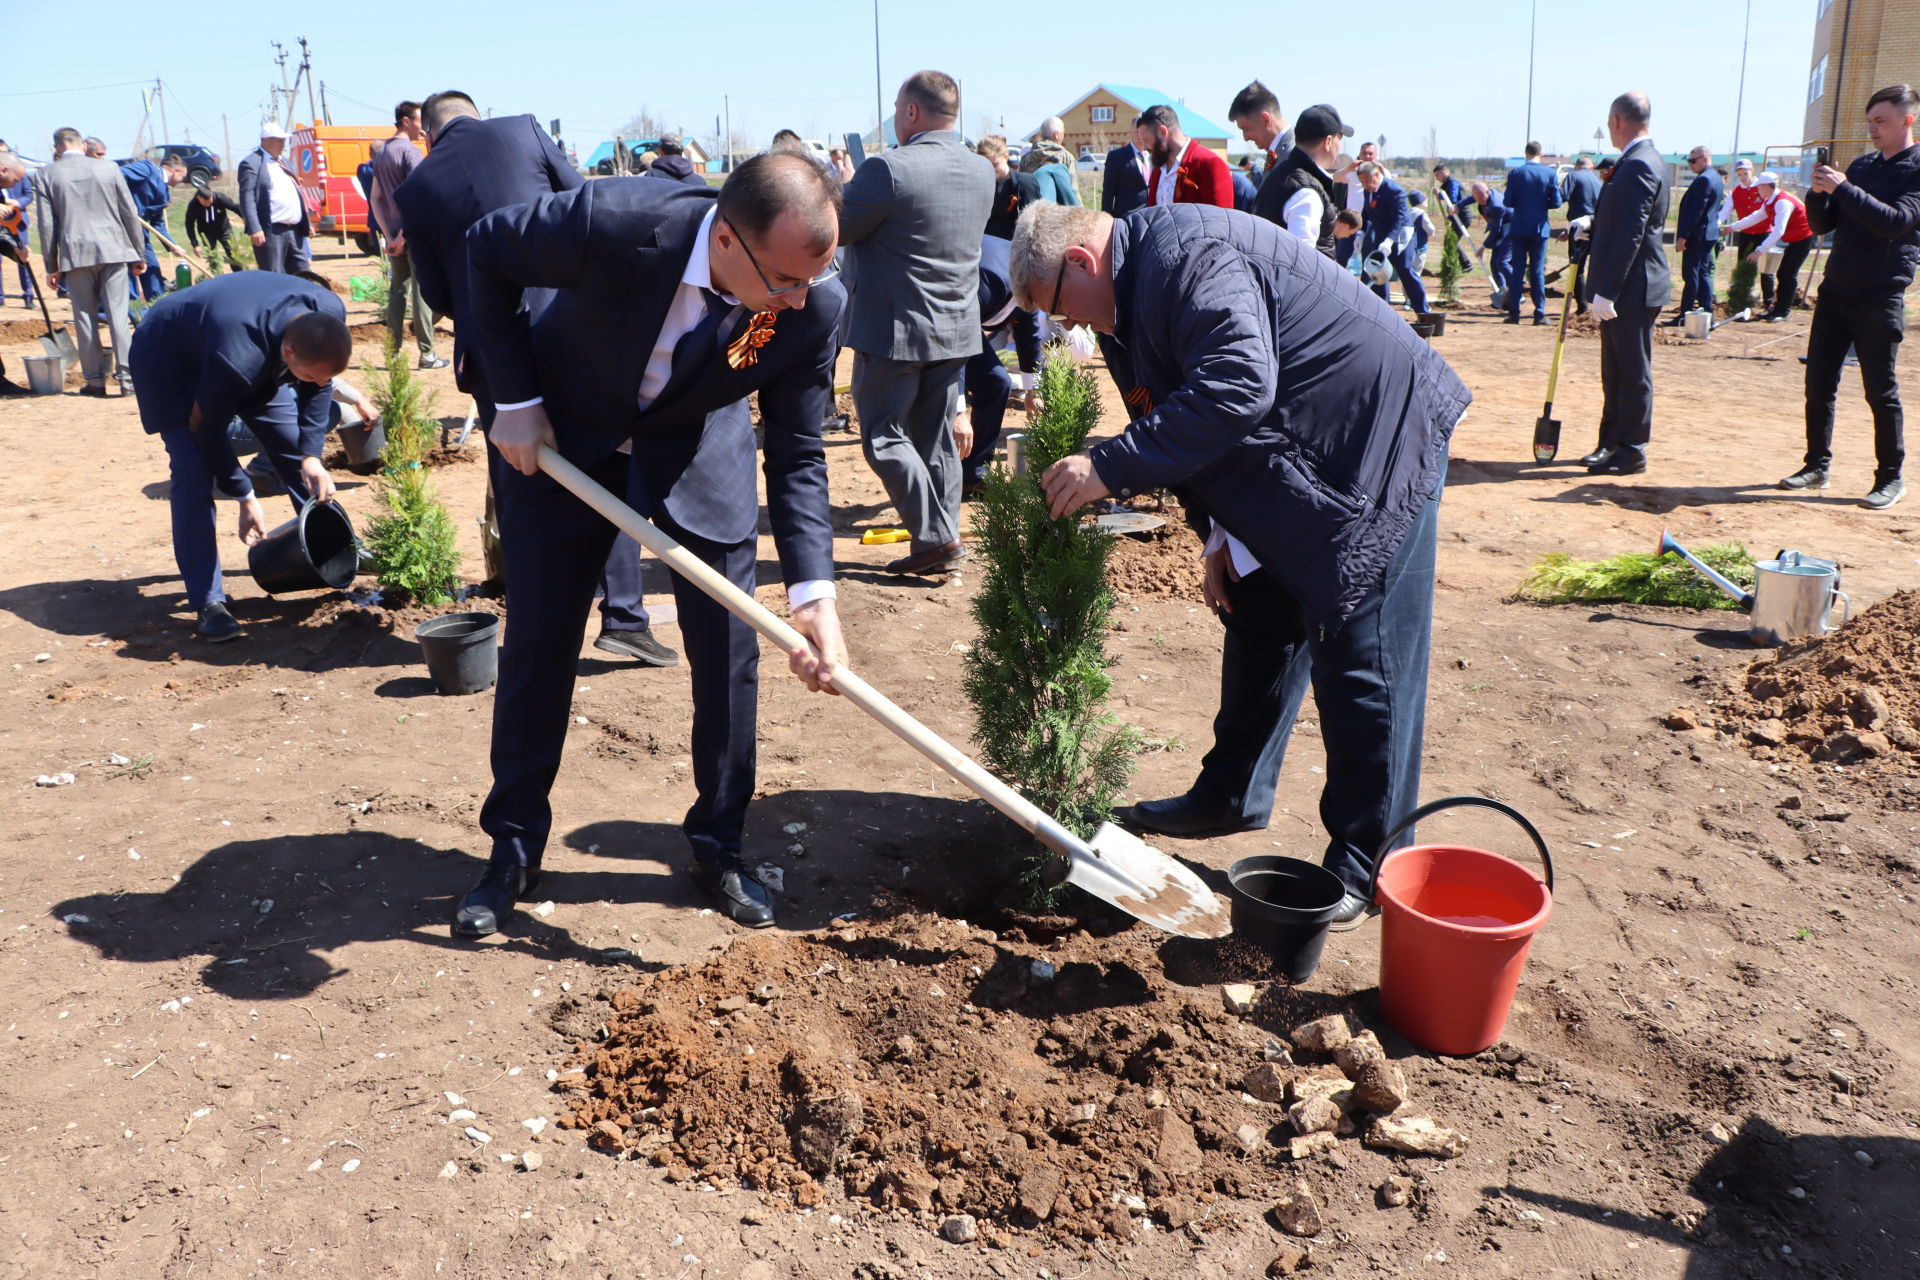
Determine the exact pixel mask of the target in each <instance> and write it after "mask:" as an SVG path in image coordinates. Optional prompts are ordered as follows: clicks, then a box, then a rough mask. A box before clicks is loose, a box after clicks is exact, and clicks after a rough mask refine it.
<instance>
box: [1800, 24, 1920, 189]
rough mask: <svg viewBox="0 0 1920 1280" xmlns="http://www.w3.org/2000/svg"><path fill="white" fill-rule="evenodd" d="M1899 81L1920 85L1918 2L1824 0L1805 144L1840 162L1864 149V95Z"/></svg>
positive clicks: (1811, 67) (1810, 71) (1811, 62)
mask: <svg viewBox="0 0 1920 1280" xmlns="http://www.w3.org/2000/svg"><path fill="white" fill-rule="evenodd" d="M1843 44H1844V49H1843V47H1842V46H1843ZM1902 81H1905V82H1906V83H1908V84H1920V0H1828V3H1827V7H1826V10H1825V12H1823V13H1820V14H1819V16H1818V17H1817V18H1816V19H1815V21H1814V30H1813V53H1812V56H1811V57H1810V58H1809V59H1808V63H1807V96H1808V99H1809V100H1808V102H1807V108H1806V114H1805V116H1804V117H1803V120H1802V126H1801V141H1802V143H1803V145H1805V146H1807V147H1814V146H1827V147H1832V148H1833V152H1834V159H1835V161H1836V162H1837V163H1839V164H1841V165H1844V164H1845V163H1846V162H1847V161H1848V160H1851V159H1852V158H1853V157H1854V156H1857V155H1859V154H1860V153H1861V152H1863V151H1865V150H1867V140H1866V138H1867V129H1866V123H1865V120H1864V118H1863V117H1864V116H1865V114H1866V108H1867V99H1868V98H1869V97H1871V96H1873V94H1874V92H1875V91H1876V90H1879V89H1884V88H1886V87H1887V86H1888V85H1890V84H1898V83H1900V82H1902Z"/></svg>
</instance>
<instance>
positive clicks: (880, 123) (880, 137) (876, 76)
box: [873, 0, 899, 152]
mask: <svg viewBox="0 0 1920 1280" xmlns="http://www.w3.org/2000/svg"><path fill="white" fill-rule="evenodd" d="M898 136H899V135H898V134H897V133H896V134H895V137H896V138H897V137H898ZM873 149H874V151H875V152H881V151H885V150H886V149H887V113H886V109H885V108H883V107H882V106H881V105H880V0H873Z"/></svg>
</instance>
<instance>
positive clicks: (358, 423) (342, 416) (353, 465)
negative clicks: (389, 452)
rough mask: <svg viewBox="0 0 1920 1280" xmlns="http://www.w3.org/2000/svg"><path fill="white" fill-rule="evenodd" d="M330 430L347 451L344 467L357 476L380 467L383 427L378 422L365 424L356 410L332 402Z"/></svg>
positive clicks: (384, 433) (383, 438)
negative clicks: (336, 435) (332, 430)
mask: <svg viewBox="0 0 1920 1280" xmlns="http://www.w3.org/2000/svg"><path fill="white" fill-rule="evenodd" d="M334 416H335V419H336V421H335V422H334V424H333V429H334V431H335V433H337V434H338V435H339V437H340V445H341V447H342V448H344V449H345V450H346V451H347V470H348V471H351V472H352V473H353V474H354V475H357V476H370V475H372V474H373V473H374V472H376V471H378V470H379V469H380V463H381V455H382V454H384V453H385V452H386V449H387V428H386V427H385V425H383V424H382V423H380V422H379V421H377V420H376V421H375V422H374V423H373V425H372V426H368V425H367V424H366V422H364V421H362V419H361V417H360V414H359V412H358V411H357V410H355V409H353V408H351V407H347V406H342V405H339V404H335V405H334Z"/></svg>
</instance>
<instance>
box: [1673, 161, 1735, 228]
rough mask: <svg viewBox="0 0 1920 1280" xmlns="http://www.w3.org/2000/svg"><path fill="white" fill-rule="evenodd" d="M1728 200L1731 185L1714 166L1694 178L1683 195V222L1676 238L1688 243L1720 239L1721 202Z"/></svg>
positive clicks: (1681, 196)
mask: <svg viewBox="0 0 1920 1280" xmlns="http://www.w3.org/2000/svg"><path fill="white" fill-rule="evenodd" d="M1726 197H1727V184H1726V183H1725V182H1723V181H1721V179H1720V175H1719V173H1718V172H1716V171H1715V170H1714V168H1713V166H1712V165H1708V166H1707V168H1706V171H1705V172H1704V173H1698V174H1695V175H1694V179H1693V181H1692V182H1689V183H1688V184H1687V189H1686V190H1685V191H1682V192H1681V193H1680V222H1679V225H1678V226H1676V227H1675V228H1674V235H1676V236H1678V237H1680V238H1682V239H1686V240H1699V241H1702V242H1708V243H1710V242H1713V241H1716V240H1718V239H1719V238H1720V202H1721V201H1722V200H1725V199H1726Z"/></svg>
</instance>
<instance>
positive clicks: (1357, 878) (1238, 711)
mask: <svg viewBox="0 0 1920 1280" xmlns="http://www.w3.org/2000/svg"><path fill="white" fill-rule="evenodd" d="M1439 510H1440V499H1439V497H1438V496H1437V495H1436V496H1435V497H1434V498H1433V500H1432V501H1431V502H1430V503H1429V504H1428V506H1427V509H1426V511H1425V513H1423V514H1422V515H1421V516H1420V517H1419V519H1417V520H1416V521H1414V524H1413V527H1412V528H1411V529H1409V530H1408V531H1407V536H1406V540H1405V541H1403V542H1402V543H1401V544H1400V549H1399V550H1398V551H1397V552H1395V553H1394V557H1393V559H1392V561H1391V562H1389V564H1388V565H1387V572H1386V575H1385V577H1384V578H1383V579H1382V581H1381V584H1380V587H1379V589H1378V590H1376V591H1374V592H1372V593H1371V594H1369V595H1368V596H1367V598H1366V599H1365V600H1363V601H1362V602H1361V604H1360V607H1359V608H1358V609H1357V610H1355V611H1354V613H1353V615H1352V616H1351V617H1350V618H1348V619H1347V621H1346V623H1345V624H1344V625H1343V626H1342V627H1341V628H1340V629H1339V630H1338V631H1333V632H1328V631H1326V630H1324V629H1323V628H1321V627H1320V626H1319V625H1318V624H1317V623H1315V622H1314V621H1313V620H1312V619H1311V618H1310V617H1308V616H1307V613H1306V611H1305V610H1304V609H1302V608H1301V607H1300V604H1299V602H1298V601H1297V600H1295V599H1294V598H1293V596H1292V595H1291V594H1290V593H1289V592H1288V591H1287V590H1286V588H1285V587H1283V586H1281V585H1280V583H1279V582H1278V581H1277V580H1275V579H1274V578H1273V577H1272V576H1271V575H1269V574H1268V573H1266V572H1265V571H1264V570H1262V571H1260V572H1257V573H1251V574H1248V575H1247V576H1246V577H1244V578H1242V579H1240V580H1239V581H1238V582H1231V581H1230V582H1228V584H1227V598H1228V600H1229V601H1230V602H1231V604H1232V605H1233V611H1232V612H1231V613H1226V614H1223V615H1221V619H1220V620H1221V622H1222V624H1224V625H1225V627H1226V633H1227V634H1226V643H1225V645H1224V647H1223V648H1222V651H1221V655H1220V711H1219V713H1218V714H1217V715H1216V716H1215V717H1214V721H1213V748H1212V749H1211V750H1210V751H1208V752H1207V754H1206V757H1205V758H1204V759H1203V760H1202V761H1201V763H1200V776H1199V778H1198V779H1196V780H1195V782H1194V784H1193V787H1192V789H1191V791H1190V792H1189V794H1190V795H1192V796H1193V797H1194V798H1195V799H1196V800H1199V801H1200V802H1201V803H1203V804H1205V805H1207V806H1208V807H1210V808H1223V809H1227V810H1229V811H1232V812H1234V813H1236V814H1238V816H1239V817H1240V818H1241V819H1243V820H1244V821H1245V822H1246V823H1247V824H1248V825H1250V826H1253V825H1259V824H1261V823H1264V822H1265V821H1266V820H1267V819H1268V818H1269V817H1270V816H1271V814H1272V813H1273V797H1274V789H1275V787H1276V785H1277V784H1278V782H1279V779H1280V766H1281V764H1282V762H1283V761H1284V759H1285V757H1286V751H1287V740H1288V738H1289V737H1291V736H1292V733H1293V721H1294V717H1295V715H1296V714H1297V713H1298V712H1299V710H1300V701H1301V699H1302V698H1303V697H1304V696H1305V694H1306V691H1307V686H1308V684H1309V683H1311V684H1312V686H1313V699H1314V704H1315V706H1316V707H1317V708H1318V709H1319V715H1320V738H1321V741H1322V743H1323V744H1324V745H1325V746H1326V751H1327V781H1326V786H1325V787H1324V788H1323V789H1322V790H1321V792H1320V822H1321V825H1323V826H1324V827H1325V828H1326V830H1327V849H1326V856H1325V858H1324V859H1323V862H1324V864H1325V865H1326V867H1327V869H1328V870H1330V871H1332V872H1333V873H1334V874H1336V875H1338V876H1339V877H1340V878H1341V880H1343V881H1344V882H1345V883H1346V885H1347V887H1348V888H1349V889H1351V890H1353V891H1354V892H1355V893H1357V894H1360V895H1361V896H1363V897H1364V896H1366V894H1367V892H1368V885H1369V882H1370V880H1371V877H1372V875H1373V859H1374V855H1375V854H1377V853H1378V852H1379V849H1380V844H1381V842H1382V841H1384V840H1385V839H1386V837H1387V835H1388V833H1390V832H1391V831H1392V830H1393V828H1394V826H1395V825H1396V824H1397V823H1399V822H1400V821H1401V820H1402V819H1404V818H1405V817H1406V816H1407V815H1408V814H1409V813H1411V812H1413V810H1414V807H1415V806H1416V805H1417V804H1418V803H1419V793H1420V753H1421V747H1422V744H1423V742H1424V741H1425V737H1426V706H1427V655H1428V650H1429V647H1430V638H1431V635H1432V630H1433V574H1434V554H1435V546H1436V540H1437V539H1436V531H1437V528H1438V523H1439V519H1438V517H1439Z"/></svg>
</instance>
